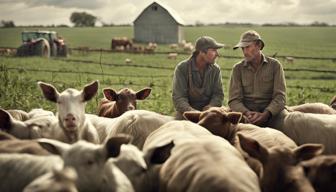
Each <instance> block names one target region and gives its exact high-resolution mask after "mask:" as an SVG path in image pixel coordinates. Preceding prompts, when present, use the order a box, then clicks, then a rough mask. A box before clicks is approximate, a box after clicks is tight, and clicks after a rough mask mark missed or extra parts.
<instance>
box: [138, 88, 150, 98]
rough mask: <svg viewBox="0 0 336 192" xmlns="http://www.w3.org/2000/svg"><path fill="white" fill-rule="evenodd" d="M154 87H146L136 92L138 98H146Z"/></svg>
mask: <svg viewBox="0 0 336 192" xmlns="http://www.w3.org/2000/svg"><path fill="white" fill-rule="evenodd" d="M151 91H152V89H151V88H144V89H142V90H140V91H138V92H137V93H136V98H137V100H144V99H146V98H147V97H148V96H149V94H150V93H151Z"/></svg>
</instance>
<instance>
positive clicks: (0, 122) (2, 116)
mask: <svg viewBox="0 0 336 192" xmlns="http://www.w3.org/2000/svg"><path fill="white" fill-rule="evenodd" d="M12 121H13V118H12V116H11V115H10V114H9V113H8V112H7V111H6V110H4V109H0V130H2V131H6V132H8V131H9V130H10V129H11V128H12V124H11V122H12Z"/></svg>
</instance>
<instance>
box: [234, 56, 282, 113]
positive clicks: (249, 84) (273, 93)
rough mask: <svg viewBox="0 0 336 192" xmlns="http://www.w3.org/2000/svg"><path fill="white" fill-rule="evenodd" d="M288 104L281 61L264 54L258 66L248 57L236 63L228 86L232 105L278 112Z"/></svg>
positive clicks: (253, 109) (250, 109)
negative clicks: (246, 59) (253, 65)
mask: <svg viewBox="0 0 336 192" xmlns="http://www.w3.org/2000/svg"><path fill="white" fill-rule="evenodd" d="M285 104H286V82H285V76H284V71H283V68H282V66H281V64H280V62H279V61H277V60H276V59H273V58H270V57H266V56H264V55H263V54H262V61H261V65H260V66H259V67H258V68H257V69H254V68H253V67H252V66H251V64H250V63H247V62H246V61H245V60H243V61H241V62H239V63H237V64H235V65H234V66H233V69H232V73H231V79H230V88H229V106H230V108H231V109H232V110H233V111H238V112H242V113H244V112H246V111H258V112H263V111H265V110H267V111H269V112H271V114H272V116H275V115H277V114H278V113H279V112H280V111H282V110H283V109H284V107H285Z"/></svg>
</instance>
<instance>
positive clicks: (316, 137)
mask: <svg viewBox="0 0 336 192" xmlns="http://www.w3.org/2000/svg"><path fill="white" fill-rule="evenodd" d="M284 115H285V118H284V120H283V122H276V123H275V124H276V125H278V127H275V128H276V129H278V130H280V131H282V132H283V133H285V134H286V135H287V136H288V137H290V138H291V139H292V140H293V141H295V143H296V144H297V145H302V144H305V143H319V144H323V145H324V148H325V150H324V153H325V154H336V140H335V138H336V115H328V114H313V113H301V112H296V111H294V112H285V114H284Z"/></svg>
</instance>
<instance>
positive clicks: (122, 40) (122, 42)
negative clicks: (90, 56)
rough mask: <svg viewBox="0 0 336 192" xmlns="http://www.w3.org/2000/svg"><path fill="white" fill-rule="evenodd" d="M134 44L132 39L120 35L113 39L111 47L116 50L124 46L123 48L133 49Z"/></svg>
mask: <svg viewBox="0 0 336 192" xmlns="http://www.w3.org/2000/svg"><path fill="white" fill-rule="evenodd" d="M132 45H133V43H132V41H131V40H129V39H127V37H118V38H113V39H112V42H111V49H112V50H116V49H120V47H122V49H123V50H129V49H131V47H132Z"/></svg>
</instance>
